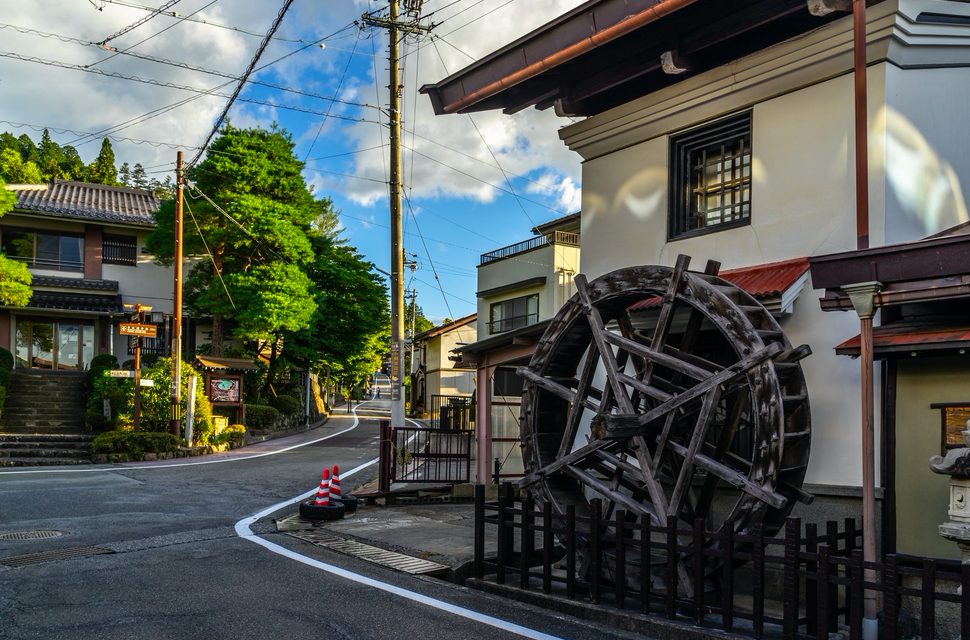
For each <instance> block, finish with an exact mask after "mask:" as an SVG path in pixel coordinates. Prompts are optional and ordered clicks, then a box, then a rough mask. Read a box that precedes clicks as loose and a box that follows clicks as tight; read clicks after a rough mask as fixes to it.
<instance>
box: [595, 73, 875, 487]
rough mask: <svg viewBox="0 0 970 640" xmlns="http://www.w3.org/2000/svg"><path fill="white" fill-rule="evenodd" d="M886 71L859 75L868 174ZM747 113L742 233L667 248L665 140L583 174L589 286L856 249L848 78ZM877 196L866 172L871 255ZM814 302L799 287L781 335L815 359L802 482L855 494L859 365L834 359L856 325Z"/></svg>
mask: <svg viewBox="0 0 970 640" xmlns="http://www.w3.org/2000/svg"><path fill="white" fill-rule="evenodd" d="M886 66H887V65H886V64H879V65H875V66H874V67H870V69H869V96H870V102H869V104H870V119H871V122H872V124H873V126H872V127H870V132H869V151H870V163H872V158H873V157H877V158H878V157H882V156H884V155H885V136H884V132H883V130H882V128H881V127H882V121H880V120H879V119H877V118H875V117H874V115H875V114H876V113H877V112H878V111H879V110H880V109H881V106H882V104H883V99H882V96H884V94H885V91H884V87H885V73H886ZM731 112H733V111H730V110H725V111H724V112H723V113H722V115H727V114H728V113H731ZM752 112H753V115H752V149H753V159H752V163H753V166H752V214H751V224H750V225H748V226H745V227H740V228H735V229H730V230H725V231H721V232H715V233H710V234H706V235H701V236H696V237H693V238H688V239H683V240H675V241H672V242H668V241H667V188H668V186H667V162H668V153H669V151H668V148H669V138H668V136H667V135H661V136H658V137H656V138H653V139H651V140H647V141H645V142H642V143H638V144H634V145H631V146H628V147H625V148H619V149H617V150H616V151H614V152H612V153H609V154H606V155H603V156H599V157H596V158H593V159H591V160H588V161H587V162H586V163H585V164H584V165H583V219H582V260H583V272H584V273H585V274H586V275H587V276H588V277H590V278H595V277H597V276H600V275H603V274H604V273H607V272H609V271H612V270H614V269H617V268H621V267H625V266H629V265H635V264H666V265H671V264H673V263H674V261H675V260H676V257H677V255H678V254H680V253H685V254H687V255H690V256H691V257H692V258H693V265H694V267H695V268H700V267H702V266H703V264H704V262H705V261H706V260H707V259H708V258H713V259H716V260H719V261H720V262H721V263H722V268H724V269H730V268H734V267H742V266H748V265H756V264H762V263H766V262H774V261H779V260H785V259H789V258H795V257H801V256H809V255H818V254H824V253H832V252H836V251H843V250H849V249H854V248H855V246H856V230H855V213H854V211H855V188H854V177H853V176H854V170H853V153H854V151H853V140H852V137H853V136H852V131H853V112H852V77H851V76H849V75H842V76H839V77H836V78H832V79H830V80H827V81H825V82H821V83H818V84H815V85H811V86H808V87H805V88H803V89H800V90H797V91H793V92H790V93H786V94H783V95H780V96H777V97H773V98H767V97H766V98H765V99H763V100H762V101H760V102H758V103H756V104H754V106H753V107H752ZM705 121H708V119H707V118H704V119H701V120H700V121H699V122H705ZM618 143H622V141H619V140H618ZM885 191H886V187H885V181H884V174H883V173H880V172H879V171H873V172H871V174H870V236H871V244H873V245H879V244H882V243H883V242H884V238H885V233H884V228H885V227H884V222H883V220H884V216H883V212H884V210H885ZM817 298H818V292H815V291H813V290H812V289H811V288H810V285H808V286H807V287H806V289H805V290H803V292H802V294H801V296H800V298H799V301H798V302H797V303H796V307H795V313H794V315H793V317H791V318H790V319H788V320H786V321H785V322H784V325H783V326H784V328H785V330H786V332H787V333H788V335H789V338H790V339H791V341H792V343H794V344H801V343H806V344H809V345H810V346H811V347H812V349H813V351H814V355H813V356H811V357H810V358H809V359H807V360H805V361H803V366H804V369H805V374H806V378H807V380H808V387H809V394H810V398H811V405H812V414H813V428H814V430H815V434H814V437H813V444H812V447H813V450H812V456H811V462H810V465H809V469H808V474H807V477H806V482H808V483H815V484H831V485H856V486H857V485H859V484H860V483H861V471H860V469H859V467H860V464H859V460H860V457H861V454H860V438H859V435H858V434H859V426H858V425H859V416H860V413H861V412H860V400H859V396H860V391H859V371H858V364H857V362H856V361H853V360H850V359H849V358H846V357H841V356H836V355H835V352H834V350H833V348H834V347H835V345H837V344H838V343H839V342H841V341H843V340H845V339H846V338H849V337H851V336H853V335H855V334H856V333H858V320H857V318H856V317H855V315H854V314H852V313H823V312H822V311H821V310H820V309H819V306H818V302H817ZM877 446H878V445H877Z"/></svg>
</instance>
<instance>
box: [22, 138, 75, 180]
mask: <svg viewBox="0 0 970 640" xmlns="http://www.w3.org/2000/svg"><path fill="white" fill-rule="evenodd" d="M21 137H23V136H21ZM29 140H30V139H29V138H28V141H29ZM31 145H33V143H31ZM21 156H23V153H21ZM24 159H25V160H27V158H24ZM64 160H65V158H64V151H63V150H62V149H61V147H60V145H58V144H57V143H56V142H54V141H53V140H51V134H50V133H49V132H48V131H47V129H44V132H43V133H42V134H41V136H40V144H39V145H37V159H36V162H37V166H38V167H40V175H41V177H42V178H43V179H44V181H45V182H50V181H52V180H55V179H57V178H63V177H64V172H63V169H62V168H61V164H62V163H63V162H64Z"/></svg>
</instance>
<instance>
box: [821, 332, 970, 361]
mask: <svg viewBox="0 0 970 640" xmlns="http://www.w3.org/2000/svg"><path fill="white" fill-rule="evenodd" d="M967 346H970V327H968V326H946V327H940V326H925V325H924V326H918V325H917V326H913V325H886V326H884V327H875V328H873V330H872V347H873V352H874V353H875V355H876V356H881V355H886V354H889V353H894V352H916V353H921V352H924V351H934V350H939V349H955V348H966V347H967ZM835 352H836V353H838V354H840V355H846V356H857V355H859V336H858V335H856V336H854V337H852V338H849V339H848V340H846V341H845V342H843V343H842V344H840V345H838V346H837V347H835Z"/></svg>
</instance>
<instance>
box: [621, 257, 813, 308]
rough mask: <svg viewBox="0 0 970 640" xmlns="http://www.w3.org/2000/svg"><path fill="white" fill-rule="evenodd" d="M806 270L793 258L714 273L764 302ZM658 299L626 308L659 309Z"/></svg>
mask: <svg viewBox="0 0 970 640" xmlns="http://www.w3.org/2000/svg"><path fill="white" fill-rule="evenodd" d="M806 271H808V258H794V259H792V260H783V261H781V262H769V263H767V264H759V265H755V266H752V267H742V268H740V269H728V270H726V271H722V272H720V273H719V274H718V276H719V277H721V278H723V279H724V280H727V281H728V282H730V283H731V284H734V285H737V286H738V287H740V288H741V289H744V290H745V291H747V292H748V293H749V294H751V295H752V296H753V297H754V298H756V299H758V300H764V299H765V298H770V297H773V296H779V295H782V294H783V293H784V292H785V291H787V290H788V288H789V287H791V286H792V285H793V284H795V283H796V282H798V279H799V278H801V277H802V276H803V275H805V272H806ZM660 302H661V297H660V296H651V297H649V298H646V299H644V300H641V301H640V302H636V303H634V304H632V305H630V308H629V310H630V311H645V310H647V309H653V308H655V307H659V306H660Z"/></svg>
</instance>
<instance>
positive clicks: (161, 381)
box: [141, 358, 212, 444]
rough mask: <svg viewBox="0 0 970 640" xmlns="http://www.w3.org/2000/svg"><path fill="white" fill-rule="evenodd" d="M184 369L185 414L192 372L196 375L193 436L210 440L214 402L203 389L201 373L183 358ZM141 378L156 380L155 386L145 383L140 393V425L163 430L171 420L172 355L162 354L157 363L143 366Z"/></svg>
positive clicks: (183, 408) (199, 442)
mask: <svg viewBox="0 0 970 640" xmlns="http://www.w3.org/2000/svg"><path fill="white" fill-rule="evenodd" d="M180 371H181V376H180V378H181V385H182V414H183V415H185V403H186V401H187V398H188V397H189V376H193V375H194V376H195V421H194V423H193V428H192V433H193V440H194V441H195V442H196V443H198V444H209V438H210V437H211V435H212V404H211V403H210V402H209V399H208V398H207V397H206V396H205V393H204V391H203V387H204V381H203V376H201V375H199V374H198V373H197V372H196V370H195V369H193V368H192V367H191V366H190V365H189V364H188V363H186V362H183V363H182V367H181V369H180ZM142 378H145V379H151V380H154V381H155V386H153V387H143V388H142V390H141V391H142V393H141V428H142V429H146V430H149V431H151V430H156V431H164V430H166V429H168V421H169V407H170V400H169V390H170V388H171V383H172V359H171V358H159V359H158V360H157V361H156V362H155V364H153V365H152V366H150V367H148V368H147V369H142Z"/></svg>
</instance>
